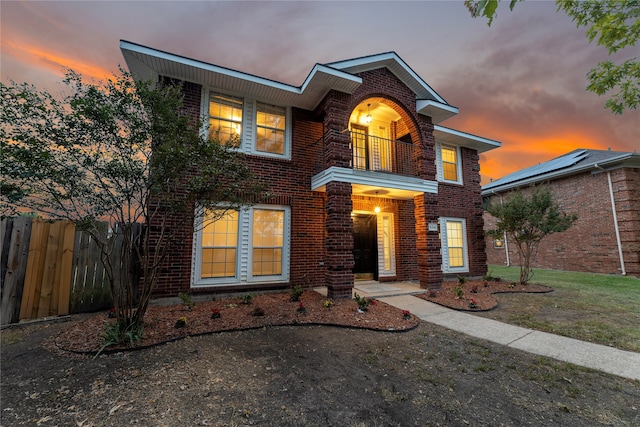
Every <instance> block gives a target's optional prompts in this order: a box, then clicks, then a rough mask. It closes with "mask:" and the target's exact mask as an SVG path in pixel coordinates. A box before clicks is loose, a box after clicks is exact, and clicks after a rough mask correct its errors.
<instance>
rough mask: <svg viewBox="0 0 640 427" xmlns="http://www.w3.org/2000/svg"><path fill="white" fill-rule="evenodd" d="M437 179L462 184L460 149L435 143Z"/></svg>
mask: <svg viewBox="0 0 640 427" xmlns="http://www.w3.org/2000/svg"><path fill="white" fill-rule="evenodd" d="M436 166H437V171H438V180H439V181H444V182H454V183H457V184H462V171H461V164H460V149H459V148H457V147H451V146H447V145H442V144H439V143H438V144H437V145H436Z"/></svg>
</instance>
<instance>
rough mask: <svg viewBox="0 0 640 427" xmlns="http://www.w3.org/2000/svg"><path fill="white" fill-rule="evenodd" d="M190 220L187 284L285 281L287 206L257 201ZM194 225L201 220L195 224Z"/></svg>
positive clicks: (287, 249)
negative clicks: (191, 233)
mask: <svg viewBox="0 0 640 427" xmlns="http://www.w3.org/2000/svg"><path fill="white" fill-rule="evenodd" d="M214 215H215V212H205V213H204V218H198V219H196V221H195V224H196V230H195V232H194V248H193V262H192V267H193V268H192V280H191V283H192V286H193V287H200V286H227V285H234V284H243V283H274V282H275V283H277V282H286V281H288V280H289V245H290V238H289V235H290V223H291V219H290V216H291V215H290V208H289V207H288V206H277V205H256V206H252V207H250V208H246V209H241V210H240V211H232V210H229V211H227V212H226V213H225V214H224V215H217V216H218V217H219V219H217V220H215V221H212V220H211V218H213V217H214ZM198 224H202V225H201V226H198Z"/></svg>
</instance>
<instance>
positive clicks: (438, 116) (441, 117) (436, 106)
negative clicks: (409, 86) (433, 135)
mask: <svg viewBox="0 0 640 427" xmlns="http://www.w3.org/2000/svg"><path fill="white" fill-rule="evenodd" d="M416 111H417V112H418V113H419V114H423V115H425V116H429V117H431V120H432V121H433V123H434V124H436V123H440V122H443V121H445V120H447V119H449V118H451V117H453V116H455V115H456V114H458V112H459V110H458V107H454V106H453V105H449V104H443V103H441V102H437V101H434V100H432V99H418V100H416Z"/></svg>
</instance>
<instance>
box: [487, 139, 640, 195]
mask: <svg viewBox="0 0 640 427" xmlns="http://www.w3.org/2000/svg"><path fill="white" fill-rule="evenodd" d="M620 167H633V168H640V154H638V153H636V152H635V151H634V152H633V153H628V152H620V151H611V150H589V149H583V148H579V149H576V150H574V151H571V152H570V153H567V154H564V155H562V156H560V157H556V158H555V159H552V160H549V161H547V162H544V163H540V164H537V165H535V166H531V167H529V168H526V169H522V170H519V171H517V172H514V173H512V174H509V175H507V176H505V177H502V178H500V179H497V180H495V181H492V182H490V183H489V184H486V185H484V186H483V187H482V195H483V196H484V195H489V194H492V193H499V192H503V191H507V190H512V189H516V188H519V187H525V186H529V185H533V184H538V183H541V182H547V181H552V180H555V179H558V178H562V177H566V176H570V175H575V174H579V173H584V172H587V171H592V172H593V173H596V172H600V171H604V170H611V169H616V168H620Z"/></svg>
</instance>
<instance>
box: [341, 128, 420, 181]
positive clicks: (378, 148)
mask: <svg viewBox="0 0 640 427" xmlns="http://www.w3.org/2000/svg"><path fill="white" fill-rule="evenodd" d="M349 133H350V137H351V153H352V158H351V167H352V168H353V169H359V170H367V171H375V172H387V173H393V174H397V175H407V176H414V175H415V169H414V165H413V163H414V161H413V159H414V157H415V154H414V153H415V149H416V147H415V146H414V145H413V144H411V143H407V142H403V141H397V140H391V139H385V138H379V137H377V136H373V135H367V134H365V133H362V132H357V131H356V132H354V131H351V132H349Z"/></svg>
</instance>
